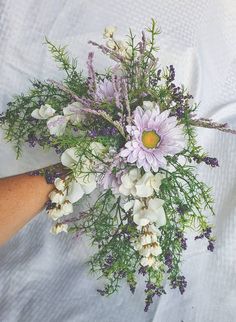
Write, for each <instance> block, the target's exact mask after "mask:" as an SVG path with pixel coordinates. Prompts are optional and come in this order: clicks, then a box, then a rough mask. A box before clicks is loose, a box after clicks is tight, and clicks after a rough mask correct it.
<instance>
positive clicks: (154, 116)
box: [120, 102, 184, 171]
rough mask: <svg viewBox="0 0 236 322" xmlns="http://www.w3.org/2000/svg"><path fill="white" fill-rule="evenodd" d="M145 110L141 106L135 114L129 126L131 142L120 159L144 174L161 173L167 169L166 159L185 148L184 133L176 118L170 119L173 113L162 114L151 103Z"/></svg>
mask: <svg viewBox="0 0 236 322" xmlns="http://www.w3.org/2000/svg"><path fill="white" fill-rule="evenodd" d="M151 105H152V106H151ZM144 108H145V110H144V109H143V108H141V107H140V106H138V107H137V108H136V110H135V111H134V113H133V125H128V126H126V130H127V132H128V133H129V134H130V140H129V141H128V142H127V143H126V144H125V148H124V149H123V150H121V152H120V156H121V157H123V158H126V160H127V162H129V163H136V164H137V167H138V168H141V167H143V168H144V170H145V171H150V170H151V169H152V170H153V171H158V169H159V167H162V168H164V167H165V166H166V159H165V156H167V155H175V154H176V153H178V152H180V151H181V150H182V149H183V148H184V135H183V130H182V126H181V125H177V118H176V117H175V116H171V117H169V114H170V110H165V111H164V112H162V113H160V109H159V106H158V105H156V104H155V105H154V104H153V103H151V102H146V103H144Z"/></svg>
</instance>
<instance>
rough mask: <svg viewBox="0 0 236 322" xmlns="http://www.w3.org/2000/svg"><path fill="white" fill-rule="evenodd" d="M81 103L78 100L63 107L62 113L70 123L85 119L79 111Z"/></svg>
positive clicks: (74, 123) (75, 123) (73, 123)
mask: <svg viewBox="0 0 236 322" xmlns="http://www.w3.org/2000/svg"><path fill="white" fill-rule="evenodd" d="M82 107H83V105H82V104H81V103H80V102H74V103H72V104H69V105H67V106H66V107H64V108H63V114H64V115H65V116H66V118H67V120H69V121H70V122H71V124H72V125H77V124H78V123H80V122H81V121H83V120H84V119H85V115H84V113H83V112H82V111H81V108H82Z"/></svg>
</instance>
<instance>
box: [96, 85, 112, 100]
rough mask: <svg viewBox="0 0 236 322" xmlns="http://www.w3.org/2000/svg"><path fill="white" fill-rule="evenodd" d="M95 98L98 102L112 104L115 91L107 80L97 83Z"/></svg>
mask: <svg viewBox="0 0 236 322" xmlns="http://www.w3.org/2000/svg"><path fill="white" fill-rule="evenodd" d="M96 96H97V98H98V99H99V100H100V101H108V102H112V101H113V100H114V98H115V91H114V87H113V84H112V82H111V81H109V80H107V79H104V80H103V81H99V83H98V84H97V87H96Z"/></svg>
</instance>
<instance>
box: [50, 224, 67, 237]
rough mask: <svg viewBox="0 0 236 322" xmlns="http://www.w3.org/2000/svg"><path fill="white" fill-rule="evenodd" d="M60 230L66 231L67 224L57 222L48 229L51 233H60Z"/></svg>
mask: <svg viewBox="0 0 236 322" xmlns="http://www.w3.org/2000/svg"><path fill="white" fill-rule="evenodd" d="M61 232H65V233H67V232H68V225H67V224H60V223H57V224H56V225H54V226H52V227H51V229H50V233H51V234H53V235H57V234H60V233H61Z"/></svg>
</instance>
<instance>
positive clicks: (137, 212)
mask: <svg viewBox="0 0 236 322" xmlns="http://www.w3.org/2000/svg"><path fill="white" fill-rule="evenodd" d="M163 204H164V201H163V200H162V199H158V198H154V199H150V200H149V201H147V203H146V205H145V204H143V203H142V202H141V201H140V200H138V199H137V200H135V202H134V208H133V215H134V222H135V223H136V224H137V225H138V226H146V225H148V224H149V223H154V222H155V224H156V226H157V227H161V226H163V225H165V224H166V216H165V211H164V209H163V207H162V206H163Z"/></svg>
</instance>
